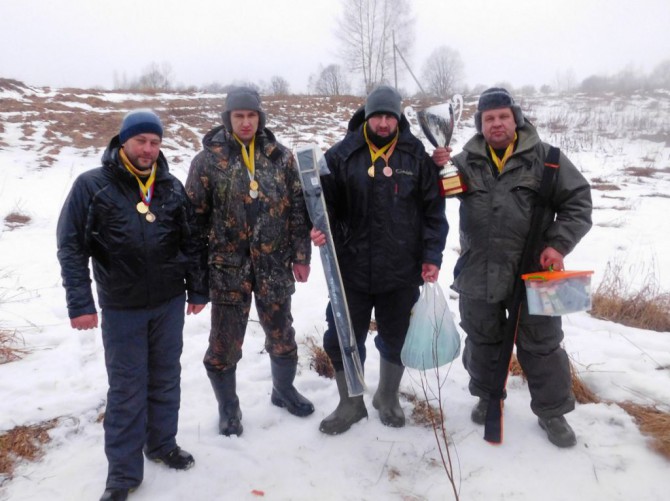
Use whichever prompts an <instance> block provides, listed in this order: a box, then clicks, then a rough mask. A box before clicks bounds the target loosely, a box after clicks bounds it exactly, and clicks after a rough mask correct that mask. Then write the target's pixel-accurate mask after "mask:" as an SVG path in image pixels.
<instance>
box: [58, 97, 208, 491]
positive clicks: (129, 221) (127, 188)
mask: <svg viewBox="0 0 670 501" xmlns="http://www.w3.org/2000/svg"><path fill="white" fill-rule="evenodd" d="M162 137H163V126H162V124H161V122H160V119H159V118H158V116H157V115H156V114H155V113H153V112H152V111H150V110H136V111H133V112H130V113H129V114H127V115H126V116H125V118H124V119H123V122H122V124H121V129H120V133H119V134H118V135H117V136H115V137H113V138H112V140H111V141H110V143H109V146H108V147H107V149H106V150H105V152H104V154H103V156H102V167H99V168H96V169H92V170H89V171H87V172H85V173H83V174H82V175H80V176H79V177H78V178H77V179H76V180H75V183H74V185H73V187H72V190H71V191H70V194H69V195H68V197H67V199H66V201H65V204H64V205H63V209H62V211H61V214H60V218H59V220H58V229H57V237H58V260H59V261H60V265H61V275H62V277H63V286H64V287H65V291H66V297H67V307H68V314H69V316H70V324H71V325H72V327H73V328H74V329H77V330H83V329H94V328H96V327H98V314H97V311H96V307H95V302H94V300H93V294H92V291H91V279H90V270H89V260H90V259H91V258H92V261H93V276H94V278H95V281H96V285H97V293H98V303H99V305H100V308H101V310H102V340H103V344H104V347H105V365H106V368H107V377H108V381H109V390H108V393H107V408H106V412H105V420H104V429H105V454H106V455H107V460H108V463H109V469H108V475H107V484H106V490H105V492H104V494H103V496H102V498H101V500H124V499H126V498H127V496H128V492H129V491H130V490H133V489H135V488H137V487H138V486H139V485H140V483H141V482H142V478H143V473H144V458H143V457H142V451H143V450H144V454H145V455H146V456H147V458H149V459H152V460H154V461H157V462H161V463H164V464H165V465H167V466H168V467H170V468H174V469H178V470H185V469H188V468H190V467H191V466H193V464H194V460H193V456H191V455H190V454H189V453H187V452H186V451H184V450H182V449H181V448H180V447H179V446H177V443H176V440H175V436H176V434H177V423H178V413H179V402H180V374H181V366H180V363H179V358H180V356H181V352H182V344H183V340H182V334H183V332H182V331H183V325H184V309H185V293H184V292H185V290H188V306H186V312H187V313H189V314H191V313H193V314H197V313H199V312H200V311H201V310H202V309H203V308H204V307H205V305H206V303H207V301H208V297H207V283H206V268H205V266H204V264H203V259H204V257H203V256H204V255H205V254H204V249H201V248H199V246H198V241H197V240H196V239H195V238H192V236H191V232H192V230H191V227H192V221H193V215H192V210H191V208H190V205H189V202H188V198H187V197H186V193H185V191H184V188H183V186H182V184H181V183H180V182H179V180H178V179H177V178H175V177H174V176H172V175H171V174H170V173H169V171H168V165H167V161H166V159H165V157H164V156H163V154H162V152H161V151H160V147H161V142H162Z"/></svg>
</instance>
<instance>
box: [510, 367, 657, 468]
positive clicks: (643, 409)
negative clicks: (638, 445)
mask: <svg viewBox="0 0 670 501" xmlns="http://www.w3.org/2000/svg"><path fill="white" fill-rule="evenodd" d="M513 360H516V357H514V358H513ZM516 364H517V366H518V362H516ZM511 371H512V364H510V373H511ZM516 371H521V367H518V368H517V369H515V372H516ZM570 373H571V376H572V391H573V393H574V395H575V400H576V401H577V402H579V403H580V404H598V403H603V402H604V403H609V404H612V403H613V404H616V405H618V406H619V407H621V408H622V409H623V410H624V411H626V412H627V413H628V414H629V415H630V416H631V417H633V419H634V420H635V423H636V424H637V426H638V428H639V429H640V431H641V432H642V433H643V434H645V435H648V436H649V437H651V439H652V442H651V443H652V448H653V449H654V450H655V451H657V452H659V453H660V454H661V455H663V456H664V457H666V458H667V459H670V413H668V412H664V411H661V410H659V409H658V408H657V407H655V406H649V405H640V404H636V403H633V402H607V401H603V400H601V399H600V397H598V395H596V394H595V393H594V392H593V391H592V390H591V388H589V387H588V386H587V385H586V383H584V381H583V380H582V378H581V377H580V375H579V373H578V372H577V371H576V370H575V367H574V365H573V364H572V363H570ZM515 375H523V371H521V374H518V373H517V374H515Z"/></svg>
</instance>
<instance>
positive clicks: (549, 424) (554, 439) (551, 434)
mask: <svg viewBox="0 0 670 501" xmlns="http://www.w3.org/2000/svg"><path fill="white" fill-rule="evenodd" d="M537 421H538V423H540V428H542V429H543V430H544V431H546V432H547V438H548V439H549V441H550V442H551V443H552V444H554V445H555V446H556V447H572V446H573V445H575V444H576V443H577V437H575V432H574V431H572V428H571V427H570V425H569V424H568V422H567V421H566V420H565V418H564V417H563V416H555V417H550V418H538V419H537Z"/></svg>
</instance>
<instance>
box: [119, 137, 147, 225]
mask: <svg viewBox="0 0 670 501" xmlns="http://www.w3.org/2000/svg"><path fill="white" fill-rule="evenodd" d="M119 157H120V158H121V161H122V162H123V165H124V166H125V168H126V169H127V170H128V172H130V173H131V174H132V175H133V176H134V177H135V179H136V180H137V184H138V185H139V188H140V198H141V200H140V201H139V202H137V204H136V205H135V210H137V212H139V213H140V214H143V215H144V219H146V220H147V221H148V222H149V223H153V222H154V221H155V220H156V215H155V214H154V213H153V212H151V209H150V208H149V207H150V205H151V199H152V198H153V196H154V182H155V181H156V163H155V162H154V164H153V165H152V167H151V174H149V177H148V178H146V179H147V181H146V182H143V181H142V178H140V176H141V175H142V172H141V171H139V170H138V169H137V168H136V167H135V166H134V165H133V164H132V163H131V162H130V160H128V157H127V156H126V152H125V151H124V150H123V148H120V149H119ZM144 176H145V177H146V173H145V174H144Z"/></svg>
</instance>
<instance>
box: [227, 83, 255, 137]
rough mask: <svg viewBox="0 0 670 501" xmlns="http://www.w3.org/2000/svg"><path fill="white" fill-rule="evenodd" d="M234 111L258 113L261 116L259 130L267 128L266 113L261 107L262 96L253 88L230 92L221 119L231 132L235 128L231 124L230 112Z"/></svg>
mask: <svg viewBox="0 0 670 501" xmlns="http://www.w3.org/2000/svg"><path fill="white" fill-rule="evenodd" d="M233 110H252V111H257V112H258V115H259V116H260V119H259V122H258V130H263V128H265V112H264V111H263V107H262V106H261V96H260V95H259V94H258V92H257V91H255V90H254V89H252V88H251V87H236V88H234V89H232V90H231V91H230V92H228V95H227V96H226V104H225V108H224V109H223V113H221V119H222V120H223V125H224V126H225V127H226V129H228V131H229V132H232V131H233V126H232V124H231V122H230V112H231V111H233Z"/></svg>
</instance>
